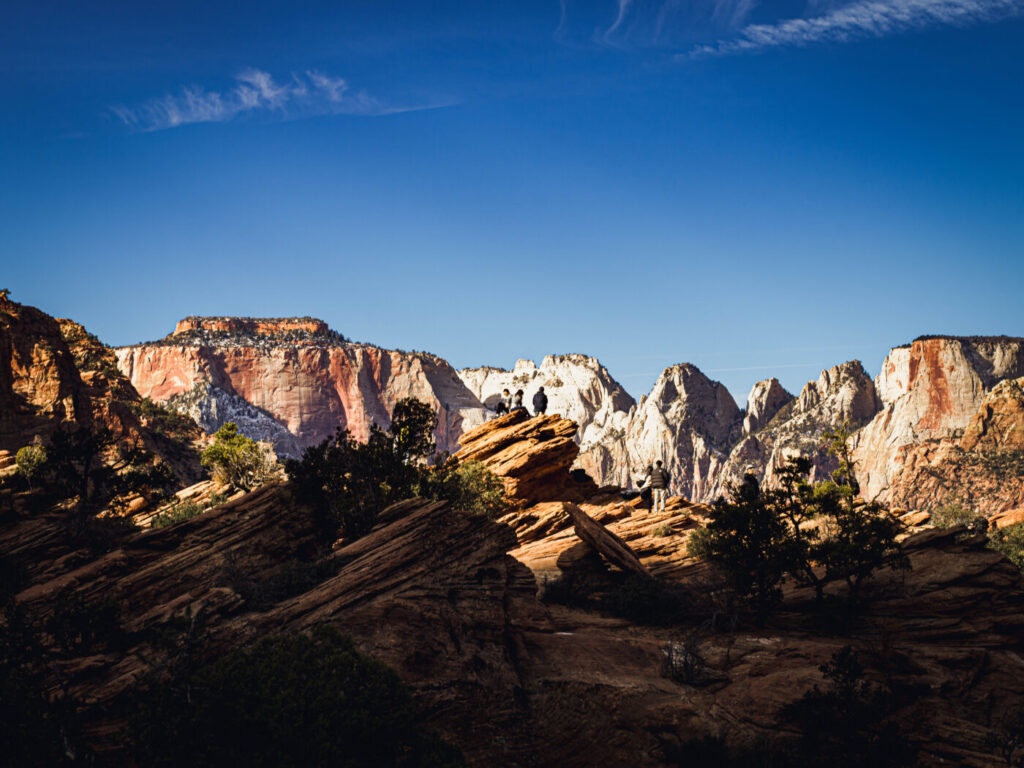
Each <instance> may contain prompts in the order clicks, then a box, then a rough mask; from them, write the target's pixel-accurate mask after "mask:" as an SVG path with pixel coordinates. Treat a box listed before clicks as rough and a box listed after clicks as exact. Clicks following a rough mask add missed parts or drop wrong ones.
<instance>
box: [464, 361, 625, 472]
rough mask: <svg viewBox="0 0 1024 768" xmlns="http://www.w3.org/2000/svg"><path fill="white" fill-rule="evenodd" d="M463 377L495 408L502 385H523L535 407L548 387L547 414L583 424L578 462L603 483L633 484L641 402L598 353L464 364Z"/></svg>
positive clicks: (529, 404)
mask: <svg viewBox="0 0 1024 768" xmlns="http://www.w3.org/2000/svg"><path fill="white" fill-rule="evenodd" d="M459 377H460V378H461V379H462V381H463V382H465V384H466V386H467V387H469V389H470V391H471V392H472V393H473V394H474V395H476V396H477V398H479V400H480V401H481V402H482V403H483V404H484V405H486V406H487V407H488V408H491V409H493V408H494V407H495V406H496V405H497V403H498V398H499V397H500V396H501V392H502V390H503V389H508V390H509V391H510V392H511V393H513V394H514V393H515V392H516V390H518V389H522V390H523V391H524V392H525V395H526V397H525V400H524V403H525V404H526V406H527V407H528V408H529V409H530V411H531V412H532V411H533V402H532V401H533V395H534V393H535V392H536V391H537V389H538V388H539V387H544V392H545V394H546V395H547V396H548V413H550V414H557V415H559V416H561V417H563V418H566V419H570V420H572V421H574V422H576V424H578V425H579V429H578V430H577V432H576V435H575V436H574V437H575V440H576V442H577V443H579V445H580V455H579V457H578V458H577V460H576V466H577V467H579V468H581V469H583V470H585V471H586V472H587V474H589V475H590V476H591V477H593V478H595V479H597V480H598V481H599V482H600V483H602V484H615V485H623V486H625V485H628V484H629V479H630V472H629V466H628V464H629V463H628V461H627V460H626V454H625V446H626V442H625V436H626V429H627V427H628V424H629V416H630V411H631V409H632V408H633V406H634V405H636V402H635V401H634V400H633V398H632V397H631V396H630V395H629V393H628V392H626V390H624V389H623V388H622V385H621V384H619V382H617V381H616V380H615V379H613V378H612V376H611V374H610V373H608V369H607V368H605V367H604V366H603V365H601V363H600V361H598V360H597V358H593V357H587V356H586V355H548V356H547V357H545V358H544V359H543V360H542V361H541V364H540V367H539V368H538V367H537V365H536V363H534V362H533V361H532V360H519V361H518V362H516V365H515V367H514V368H513V369H512V370H511V371H506V370H504V369H502V368H490V367H485V368H465V369H463V370H461V371H459Z"/></svg>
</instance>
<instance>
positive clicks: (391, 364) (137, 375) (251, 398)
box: [117, 318, 486, 455]
mask: <svg viewBox="0 0 1024 768" xmlns="http://www.w3.org/2000/svg"><path fill="white" fill-rule="evenodd" d="M117 359H118V365H119V367H120V368H121V370H122V371H123V372H124V373H125V375H126V376H128V378H129V379H130V380H131V381H132V384H133V385H134V386H135V387H136V389H138V390H139V392H141V393H142V394H143V395H145V396H147V397H152V398H153V399H154V400H157V401H160V402H168V401H170V402H171V404H172V405H174V404H175V402H176V398H180V399H181V404H180V407H181V408H182V409H183V410H185V411H186V412H190V413H194V414H195V415H198V416H199V417H200V420H201V421H202V422H203V426H204V427H205V428H207V429H211V428H213V429H216V428H217V427H219V426H220V424H221V423H223V421H221V420H222V419H224V420H227V419H228V418H229V416H230V415H232V414H233V413H237V412H238V410H239V407H238V406H239V405H240V404H238V403H237V401H232V400H231V398H241V400H244V401H245V402H246V403H248V404H249V405H250V406H253V408H254V409H255V411H254V414H255V415H254V416H253V418H252V419H250V420H248V422H247V423H248V424H249V425H250V428H251V429H253V430H254V431H255V432H257V434H254V435H250V436H252V437H254V438H258V439H269V440H270V441H272V442H273V443H274V444H275V446H276V447H277V448H278V449H279V450H280V451H281V452H282V453H284V454H287V455H294V453H293V450H294V449H293V447H292V446H291V445H290V444H289V443H288V441H287V439H286V438H284V436H283V435H282V434H281V433H280V430H279V429H278V427H283V428H284V429H285V430H287V432H289V433H290V434H291V435H292V436H294V438H295V443H294V445H295V446H296V447H297V448H298V449H302V448H305V447H307V446H310V445H315V444H317V443H319V442H321V441H322V440H324V439H326V438H328V437H331V436H332V435H333V434H334V433H335V431H336V430H337V429H338V428H339V427H341V428H346V429H348V430H350V431H351V432H352V434H353V435H354V436H355V437H356V438H358V439H362V440H365V439H366V438H367V437H368V436H369V431H370V426H371V424H373V423H377V424H379V425H381V426H383V427H386V426H387V425H388V424H390V421H391V416H390V413H391V409H392V408H393V407H394V404H395V403H396V402H397V401H398V400H400V399H402V398H403V397H416V398H418V399H420V400H422V401H424V402H427V403H429V404H430V405H431V406H433V407H434V408H435V409H436V410H437V413H438V428H437V443H438V448H439V449H440V450H447V451H450V452H454V450H455V444H456V441H457V439H458V437H459V435H460V434H461V433H462V432H463V431H464V430H465V429H468V428H470V427H473V426H475V425H477V424H479V423H481V422H482V421H483V419H484V418H485V415H486V412H485V410H484V409H483V408H482V407H481V405H480V403H479V401H477V399H476V398H475V397H474V396H473V395H472V393H471V392H469V391H468V390H467V389H466V387H465V385H463V384H462V382H461V380H460V379H459V377H458V375H457V374H456V372H455V370H454V369H453V368H452V367H451V366H450V365H448V363H446V362H445V361H444V360H442V359H441V358H438V357H435V356H433V355H429V354H426V353H408V352H399V351H389V350H384V349H380V348H378V347H373V346H369V345H365V344H353V343H350V342H348V341H345V340H344V338H343V337H342V336H341V335H340V334H337V333H334V332H332V331H330V330H329V329H327V326H326V325H325V324H324V323H322V322H321V321H319V320H312V319H309V318H299V319H284V320H277V319H249V318H186V319H185V320H183V321H181V322H180V323H179V324H178V328H177V330H176V331H175V332H174V333H173V334H171V335H170V336H168V337H166V338H165V339H163V340H161V341H159V342H153V343H149V344H139V345H136V346H132V347H122V348H120V349H118V350H117ZM197 388H198V389H197ZM204 392H205V393H207V394H206V395H203V393H204ZM197 393H198V395H199V396H197ZM229 401H230V402H234V403H236V405H235V406H234V407H227V408H226V407H223V405H224V404H225V403H227V402H229ZM261 414H264V415H266V417H268V418H262V417H261V416H260V415H261ZM271 421H275V422H277V425H278V427H275V426H274V425H273V424H271V423H270V422H271ZM240 426H241V425H240Z"/></svg>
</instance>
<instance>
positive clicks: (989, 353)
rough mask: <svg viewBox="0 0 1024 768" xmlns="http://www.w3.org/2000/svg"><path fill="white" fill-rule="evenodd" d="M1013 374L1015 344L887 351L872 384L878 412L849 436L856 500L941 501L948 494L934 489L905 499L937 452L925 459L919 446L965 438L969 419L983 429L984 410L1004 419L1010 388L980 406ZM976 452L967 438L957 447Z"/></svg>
mask: <svg viewBox="0 0 1024 768" xmlns="http://www.w3.org/2000/svg"><path fill="white" fill-rule="evenodd" d="M1021 376H1024V340H1022V339H1015V338H1008V337H981V338H925V339H919V340H917V341H915V342H914V343H913V344H910V345H909V346H905V347H897V348H895V349H893V350H892V351H890V353H889V355H888V356H887V357H886V359H885V362H884V363H883V365H882V370H881V372H880V373H879V375H878V377H877V379H876V388H877V391H878V395H879V397H880V399H881V402H882V407H881V409H880V411H879V413H878V414H877V415H876V416H875V418H874V419H873V420H872V421H871V422H870V423H869V424H868V425H867V426H865V427H864V429H862V430H861V431H860V433H859V434H858V435H857V438H856V451H855V458H856V460H857V467H858V477H859V479H860V482H861V490H862V492H863V493H864V495H865V496H867V497H870V498H877V499H879V500H881V501H886V502H893V503H900V504H902V503H904V502H908V501H910V500H911V499H913V500H914V501H916V502H919V503H926V505H928V506H930V505H932V504H933V503H940V502H942V501H944V500H947V499H946V497H947V496H951V494H950V493H949V491H948V490H947V491H945V492H944V491H942V489H940V488H936V489H934V490H935V492H934V493H933V494H931V495H928V497H927V498H925V497H922V496H921V495H920V494H917V495H916V496H915V495H913V494H909V495H908V491H909V489H910V488H911V487H912V486H920V485H921V484H922V483H924V484H925V485H926V486H927V485H930V483H928V478H927V476H926V475H927V474H928V472H927V471H925V470H923V469H922V467H925V466H928V465H929V464H931V463H932V461H934V460H936V459H937V455H934V454H933V455H931V457H930V458H928V456H927V454H928V450H926V449H929V448H930V449H936V448H937V447H938V445H939V444H940V443H941V442H943V441H945V442H946V443H947V444H948V445H952V442H951V441H959V440H960V438H961V436H963V438H965V439H966V438H967V437H968V436H967V434H966V433H965V430H967V429H968V427H969V426H970V425H971V424H972V423H973V422H972V420H977V424H978V425H981V424H984V423H985V422H984V419H985V418H986V416H985V415H984V412H985V411H987V409H989V408H991V409H992V410H993V412H995V411H997V410H998V411H1000V412H1001V413H1003V414H1004V415H1003V417H1002V421H1003V422H1012V421H1013V416H1012V414H1013V413H1015V410H1014V408H1013V406H1012V405H1011V403H1012V401H1013V396H1012V392H1011V388H1007V387H1004V388H1003V389H1001V390H1000V394H999V395H998V396H996V398H995V402H993V403H989V404H988V405H986V400H987V399H988V398H990V397H991V396H993V395H994V394H995V389H996V387H997V385H998V384H999V382H1001V381H1004V380H1007V379H1013V378H1018V377H1021ZM1004 427H1005V423H1004ZM978 428H980V426H979V427H976V429H978ZM1011 431H1012V430H1011ZM915 447H916V448H915ZM977 447H978V444H977V443H971V442H970V441H967V442H966V443H965V444H964V445H962V446H961V448H962V449H963V450H974V449H975V448H977ZM965 501H968V502H970V500H969V499H967V500H965Z"/></svg>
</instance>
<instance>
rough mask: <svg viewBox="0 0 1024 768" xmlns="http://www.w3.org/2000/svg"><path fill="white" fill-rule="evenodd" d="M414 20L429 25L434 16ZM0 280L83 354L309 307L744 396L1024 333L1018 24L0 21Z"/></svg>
mask: <svg viewBox="0 0 1024 768" xmlns="http://www.w3.org/2000/svg"><path fill="white" fill-rule="evenodd" d="M428 6H429V7H428ZM5 17H6V23H5V25H4V27H3V28H0V73H2V75H3V76H2V78H0V96H2V98H3V99H4V104H5V109H3V110H2V111H0V255H2V259H3V274H4V279H3V281H2V282H3V284H4V286H0V287H8V288H10V289H11V290H12V296H13V298H15V299H16V300H18V301H21V302H24V303H29V304H33V305H36V306H39V307H41V308H42V309H44V310H46V311H48V312H50V313H52V314H55V315H62V316H70V317H73V318H75V319H77V320H79V321H80V322H83V323H85V324H86V326H87V327H88V328H89V329H90V330H92V331H93V332H95V333H97V334H98V335H99V336H100V338H101V339H103V340H104V341H106V342H107V343H109V344H124V343H132V342H135V341H140V340H144V339H152V338H158V337H161V336H163V335H165V334H166V333H167V332H169V331H170V330H171V329H172V328H173V325H174V322H175V321H176V320H177V319H178V318H179V317H182V316H185V315H189V314H244V315H260V316H276V315H314V316H318V317H322V318H324V319H325V320H327V321H328V322H329V323H330V324H331V325H332V326H333V327H335V328H336V329H338V330H340V331H342V332H343V333H345V334H346V335H348V336H350V337H352V338H355V339H358V340H365V341H371V342H374V343H377V344H380V345H382V346H387V347H401V348H406V349H414V348H415V349H426V350H430V351H432V352H435V353H437V354H440V355H442V356H444V357H446V358H447V359H448V360H450V361H451V362H452V363H453V364H454V365H456V366H459V367H462V366H470V365H482V364H492V365H503V366H510V365H511V364H512V363H513V362H514V361H515V359H516V358H518V357H529V358H534V359H538V360H539V359H540V358H541V357H542V356H543V355H545V354H548V353H560V352H577V351H578V352H585V353H587V354H592V355H596V356H597V357H599V358H600V359H601V360H602V362H604V363H605V365H607V366H608V367H609V369H610V370H611V372H612V374H613V375H614V376H616V377H617V378H618V379H619V380H620V381H621V382H622V383H623V384H624V385H625V386H626V388H627V389H629V390H630V391H631V392H632V393H633V394H634V395H640V394H643V393H644V392H646V391H647V390H648V388H649V387H650V385H651V383H652V382H653V380H654V379H655V378H656V376H657V375H658V373H659V372H660V371H661V369H662V368H664V367H665V366H666V365H669V364H671V363H675V362H683V361H688V362H692V363H694V364H696V365H698V366H699V367H700V368H701V369H702V370H704V371H705V372H706V373H708V375H710V376H712V377H713V378H716V379H719V380H721V381H723V382H724V383H725V384H726V385H727V386H728V387H729V389H730V391H731V392H732V393H733V395H734V396H735V397H736V398H737V400H738V401H740V403H741V404H742V401H743V399H744V398H745V396H746V393H747V391H748V389H749V387H750V385H751V384H752V383H753V382H754V381H756V380H757V379H760V378H765V377H768V376H773V375H774V376H777V377H778V378H779V379H781V380H782V382H783V383H784V384H785V385H786V386H787V387H788V388H789V389H791V390H792V391H798V390H799V388H800V387H801V386H802V385H803V383H804V382H806V381H807V380H809V379H811V378H814V377H816V376H817V374H818V371H819V370H820V369H821V368H823V367H827V366H829V365H832V364H835V363H838V362H841V361H843V360H847V359H853V358H859V359H861V360H863V362H864V364H865V366H866V367H867V368H868V370H869V371H870V372H871V373H872V374H874V373H876V372H877V370H878V367H879V364H880V362H881V360H882V357H883V356H884V354H885V352H886V351H887V349H888V348H889V347H890V346H893V345H896V344H900V343H904V342H907V341H909V340H911V339H912V338H914V337H915V336H918V335H921V334H934V333H953V334H1010V335H1024V303H1022V301H1021V294H1022V288H1024V149H1022V146H1021V137H1022V136H1024V87H1022V85H1021V84H1022V83H1024V57H1022V56H1021V55H1020V52H1021V50H1022V49H1024V0H884V1H883V0H859V1H858V0H853V1H852V2H850V1H849V0H847V1H846V2H842V1H838V2H833V0H801V1H799V2H797V1H794V2H757V1H756V0H717V2H716V0H690V1H689V2H684V1H683V0H665V1H664V2H645V1H644V0H618V2H616V1H615V0H612V1H611V2H607V3H601V2H585V3H584V2H573V1H572V0H565V1H564V2H563V3H561V4H560V3H559V2H557V0H554V1H553V2H521V3H517V4H514V7H513V5H512V4H508V3H500V4H499V3H450V4H445V3H431V4H426V3H415V2H404V3H399V2H380V1H378V2H348V3H317V2H292V3H288V4H287V5H286V4H284V3H260V2H255V3H250V4H247V5H246V7H245V8H244V9H242V8H241V7H240V6H239V5H238V4H236V3H221V2H215V1H207V2H202V3H200V2H175V3H169V2H158V3H145V4H143V3H127V2H126V3H110V2H107V3H105V2H92V3H88V4H84V3H71V2H49V1H48V0H36V2H33V3H12V4H8V7H7V8H6V9H5Z"/></svg>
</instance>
